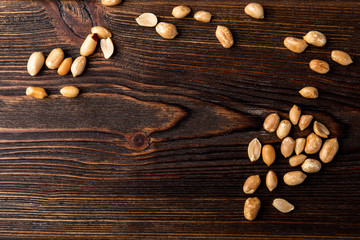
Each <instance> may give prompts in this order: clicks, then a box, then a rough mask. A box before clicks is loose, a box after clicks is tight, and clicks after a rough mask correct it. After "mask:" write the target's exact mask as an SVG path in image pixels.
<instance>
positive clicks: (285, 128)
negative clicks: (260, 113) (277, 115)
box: [276, 120, 291, 139]
mask: <svg viewBox="0 0 360 240" xmlns="http://www.w3.org/2000/svg"><path fill="white" fill-rule="evenodd" d="M290 130H291V123H290V122H289V121H288V120H282V121H281V122H280V124H279V127H278V128H277V129H276V135H277V136H278V138H280V139H283V138H284V137H286V136H287V135H288V134H289V133H290Z"/></svg>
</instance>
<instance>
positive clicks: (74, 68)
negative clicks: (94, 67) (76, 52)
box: [71, 56, 86, 77]
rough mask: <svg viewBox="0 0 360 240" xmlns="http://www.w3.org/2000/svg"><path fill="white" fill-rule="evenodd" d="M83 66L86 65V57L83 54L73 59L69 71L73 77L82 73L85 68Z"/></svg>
mask: <svg viewBox="0 0 360 240" xmlns="http://www.w3.org/2000/svg"><path fill="white" fill-rule="evenodd" d="M85 66H86V57H84V56H79V57H77V58H76V59H75V60H74V62H73V64H72V65H71V73H72V75H73V77H76V76H79V75H80V74H82V73H83V72H84V70H85Z"/></svg>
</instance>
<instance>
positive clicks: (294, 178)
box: [283, 171, 307, 186]
mask: <svg viewBox="0 0 360 240" xmlns="http://www.w3.org/2000/svg"><path fill="white" fill-rule="evenodd" d="M306 177H307V176H306V175H305V174H304V173H303V172H301V171H291V172H288V173H286V174H285V175H284V178H283V179H284V182H285V184H286V185H289V186H295V185H299V184H301V183H303V182H304V181H305V179H306Z"/></svg>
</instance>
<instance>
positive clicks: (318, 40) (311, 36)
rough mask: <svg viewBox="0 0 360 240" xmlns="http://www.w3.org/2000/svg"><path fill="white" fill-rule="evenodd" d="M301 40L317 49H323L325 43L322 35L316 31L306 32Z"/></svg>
mask: <svg viewBox="0 0 360 240" xmlns="http://www.w3.org/2000/svg"><path fill="white" fill-rule="evenodd" d="M303 39H304V40H305V41H306V42H307V43H308V44H311V45H314V46H317V47H323V46H324V45H325V43H326V37H325V35H324V34H323V33H321V32H318V31H310V32H308V33H307V34H306V35H305V36H304V37H303Z"/></svg>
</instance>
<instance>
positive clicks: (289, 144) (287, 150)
mask: <svg viewBox="0 0 360 240" xmlns="http://www.w3.org/2000/svg"><path fill="white" fill-rule="evenodd" d="M294 148H295V141H294V139H292V138H291V137H286V138H284V139H283V140H282V142H281V147H280V150H281V154H282V155H283V156H284V157H285V158H287V157H290V156H291V154H292V153H293V152H294Z"/></svg>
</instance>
